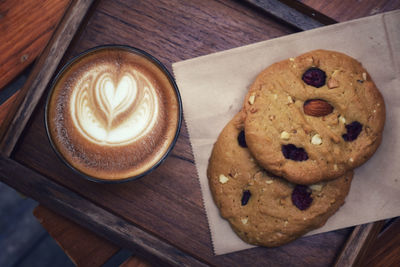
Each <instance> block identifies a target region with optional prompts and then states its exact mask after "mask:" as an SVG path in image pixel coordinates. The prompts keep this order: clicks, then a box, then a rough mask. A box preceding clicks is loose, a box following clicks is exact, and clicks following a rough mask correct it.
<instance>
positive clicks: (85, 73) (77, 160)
mask: <svg viewBox="0 0 400 267" xmlns="http://www.w3.org/2000/svg"><path fill="white" fill-rule="evenodd" d="M181 112H182V110H181V103H180V97H179V92H178V90H177V87H176V85H175V83H174V81H173V79H172V78H171V76H170V75H169V73H168V72H167V71H166V70H165V68H163V67H162V65H161V63H158V61H156V60H155V59H154V58H152V57H151V56H149V55H147V54H146V53H144V52H142V51H140V50H136V49H133V48H128V47H124V46H117V47H115V46H105V47H100V48H95V49H93V50H90V51H88V52H86V53H84V54H82V55H81V56H78V57H77V58H76V59H74V60H72V62H71V63H70V64H68V65H67V66H66V67H65V68H64V69H63V70H62V71H61V73H60V75H59V76H58V78H57V79H56V81H55V83H54V84H53V88H52V90H51V92H50V94H49V98H48V102H47V108H46V125H47V131H48V135H49V137H50V141H51V143H52V145H53V147H54V148H55V150H56V151H57V152H58V154H59V155H60V156H61V157H62V158H63V159H64V161H65V162H66V163H67V164H68V165H69V166H71V167H72V168H74V169H75V170H77V171H79V172H80V173H83V174H84V175H85V176H88V177H89V178H95V179H96V180H97V179H100V180H112V181H116V180H118V181H119V180H125V179H129V178H133V177H140V176H142V175H144V174H146V173H147V172H148V171H149V170H151V169H152V168H154V167H155V166H158V164H160V163H161V161H162V160H163V159H164V158H165V157H166V155H167V154H168V152H169V151H170V150H171V148H172V146H173V145H174V143H175V141H176V138H177V135H178V132H179V128H180V123H181Z"/></svg>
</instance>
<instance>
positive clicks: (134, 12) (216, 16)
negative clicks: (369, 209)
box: [2, 1, 351, 266]
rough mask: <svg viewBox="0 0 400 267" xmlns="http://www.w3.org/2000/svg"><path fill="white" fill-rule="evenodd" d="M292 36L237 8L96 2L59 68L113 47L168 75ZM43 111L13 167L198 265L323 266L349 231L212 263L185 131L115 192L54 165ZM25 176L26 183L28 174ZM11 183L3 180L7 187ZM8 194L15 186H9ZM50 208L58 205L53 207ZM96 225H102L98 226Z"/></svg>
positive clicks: (263, 17)
mask: <svg viewBox="0 0 400 267" xmlns="http://www.w3.org/2000/svg"><path fill="white" fill-rule="evenodd" d="M291 32H293V29H292V28H289V27H287V26H285V25H282V24H281V23H280V22H279V21H277V20H276V19H274V18H270V17H268V16H266V15H265V13H264V12H261V11H259V10H255V9H253V8H252V7H250V6H249V5H245V4H243V3H241V2H236V1H198V2H190V3H184V4H182V3H180V2H178V1H158V2H157V3H156V4H155V3H153V2H152V1H114V2H113V1H100V3H99V4H98V6H96V9H95V10H94V12H93V14H91V15H90V18H89V20H88V22H87V25H86V27H85V28H84V29H83V30H82V31H81V32H80V33H79V34H78V36H77V37H76V39H75V40H74V41H73V43H72V45H71V47H70V48H69V50H68V51H67V54H66V56H65V57H64V59H63V61H64V62H65V60H66V59H68V58H70V57H72V56H73V55H75V54H77V53H78V52H80V51H82V50H84V49H86V48H89V47H92V46H95V45H99V44H105V43H120V44H128V45H132V46H136V47H139V48H142V49H144V50H146V51H148V52H150V53H152V54H154V55H155V56H156V57H158V58H159V59H160V60H161V61H162V62H163V63H164V64H165V65H166V66H167V68H169V69H170V70H171V63H172V62H175V61H179V60H182V59H187V58H191V57H195V56H199V55H205V54H209V53H212V52H216V51H221V50H225V49H228V48H232V47H237V46H240V45H245V44H249V43H253V42H256V41H261V40H266V39H270V38H273V37H277V36H282V35H286V34H289V33H291ZM43 105H44V101H43V97H42V99H41V101H40V102H39V106H38V108H37V109H36V110H35V112H34V114H33V117H32V119H31V120H30V123H29V124H28V126H27V128H26V129H25V132H24V134H23V136H22V138H21V139H20V140H19V142H18V145H17V148H16V150H15V153H14V154H13V155H12V158H13V159H15V160H17V161H18V162H20V163H21V164H22V165H25V166H27V167H28V168H31V169H33V170H35V171H36V172H38V173H39V174H41V175H43V176H40V175H39V176H38V177H37V178H38V179H39V180H40V181H43V182H44V181H45V180H43V179H48V180H49V181H54V183H51V182H49V184H52V187H51V189H52V190H55V188H59V187H60V186H61V187H64V188H66V191H65V192H71V191H72V192H74V193H76V194H75V195H74V196H77V198H78V196H79V199H83V200H86V202H89V203H90V205H91V207H93V208H94V209H95V210H97V209H104V210H105V211H107V212H108V213H111V214H112V215H114V216H115V217H118V218H120V220H121V221H122V222H123V223H128V224H129V225H132V226H134V227H138V228H139V229H141V230H143V231H144V232H146V233H149V234H151V235H154V236H155V237H156V238H158V239H160V240H162V241H163V242H166V244H171V245H173V246H176V248H177V249H178V250H180V251H183V252H186V253H188V254H190V255H192V256H194V257H195V258H197V259H200V260H201V261H204V262H207V263H211V264H217V265H234V264H238V263H242V264H265V265H274V264H275V265H276V264H280V265H288V264H290V265H305V264H307V265H311V266H323V265H330V264H332V263H333V262H334V259H335V257H336V256H337V255H338V253H339V252H340V249H341V248H342V247H343V245H344V243H345V241H346V239H347V237H348V235H349V233H350V232H351V229H344V230H340V231H335V232H331V233H326V234H322V235H317V236H313V237H308V238H302V239H300V240H297V241H295V242H293V243H291V244H289V245H287V246H284V247H281V248H277V249H264V248H255V249H251V250H246V251H242V252H238V253H234V254H229V255H223V256H218V257H215V256H213V254H212V245H211V241H210V237H209V232H208V227H207V221H206V217H205V213H204V209H203V206H202V202H201V192H200V187H199V184H198V181H197V177H196V171H195V167H194V164H193V155H192V153H191V149H190V144H189V139H188V134H187V129H186V127H185V126H184V127H183V129H182V133H181V136H180V138H179V140H178V143H177V145H176V147H175V148H174V150H173V151H172V154H171V156H170V157H169V158H168V159H167V161H166V162H165V163H164V164H163V165H162V166H161V167H160V168H159V169H157V170H156V171H155V172H154V173H152V174H151V175H149V176H146V177H145V178H144V179H142V180H139V181H135V182H129V183H126V184H120V185H101V184H94V183H92V182H88V181H85V180H82V179H81V178H80V177H77V176H76V175H75V174H74V173H73V172H71V171H70V170H68V169H67V168H66V167H65V166H63V165H62V163H61V162H60V161H59V160H58V159H57V158H56V157H55V154H54V152H53V151H52V150H51V148H50V146H49V143H48V141H47V138H46V136H45V131H44V127H43ZM2 160H4V161H3V165H2V168H8V167H7V166H6V165H4V164H7V163H10V162H8V161H7V160H6V159H5V158H3V159H2ZM14 171H15V173H13V175H14V177H15V178H16V179H17V180H21V181H22V179H23V177H22V175H26V174H27V173H26V172H25V170H24V169H23V168H22V167H20V166H18V167H16V169H15V170H14ZM28 174H29V175H31V174H30V172H28ZM10 175H11V173H10ZM3 180H4V179H3ZM13 182H15V181H11V180H8V183H13ZM41 186H43V188H42V187H41ZM15 187H21V185H20V184H15ZM41 189H48V187H46V186H45V185H44V184H39V185H36V186H32V187H26V188H25V190H27V192H30V193H31V195H32V196H33V195H34V196H35V197H36V198H41V197H44V196H42V195H41V192H40V191H41ZM33 190H35V192H33ZM48 190H50V189H48ZM44 192H46V191H44ZM53 193H54V192H53ZM82 196H83V198H82ZM69 201H72V200H69ZM53 202H57V201H56V200H55V199H53ZM74 203H75V202H74ZM47 204H48V205H49V206H50V207H51V208H53V209H57V210H58V211H59V212H61V213H63V214H68V211H67V210H66V207H65V206H63V205H59V203H52V202H49V203H47ZM75 204H76V203H75ZM93 204H94V205H93ZM85 205H88V204H87V203H85ZM70 208H71V207H70ZM76 209H77V210H79V209H78V208H76ZM108 213H107V214H108ZM70 214H71V215H75V218H74V219H75V220H77V218H78V220H77V221H78V222H79V223H81V224H84V225H86V226H88V224H89V225H90V223H93V222H91V221H90V220H94V218H93V217H89V218H82V217H81V218H79V216H77V214H75V213H73V212H71V213H70ZM98 219H99V220H101V218H98ZM79 220H80V221H79ZM82 220H86V221H85V222H83V221H82ZM101 223H103V224H101ZM99 224H100V225H101V226H106V225H107V224H106V225H105V224H104V221H103V222H99ZM128 228H129V227H128ZM132 229H134V228H132ZM93 230H95V231H96V232H102V233H101V234H102V235H103V236H106V237H109V238H111V239H114V240H115V238H116V237H115V236H116V234H115V232H114V233H110V232H109V231H104V229H102V227H99V226H98V225H95V226H94V227H93ZM102 230H103V231H102ZM123 238H125V240H124V242H122V243H121V244H122V245H125V246H129V244H127V240H126V237H122V239H123ZM145 254H146V253H145ZM321 255H324V256H323V257H321ZM146 256H149V255H148V254H147V255H146Z"/></svg>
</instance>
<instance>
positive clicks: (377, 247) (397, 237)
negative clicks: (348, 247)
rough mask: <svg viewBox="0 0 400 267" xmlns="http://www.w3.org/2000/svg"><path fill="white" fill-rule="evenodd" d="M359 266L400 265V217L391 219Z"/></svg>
mask: <svg viewBox="0 0 400 267" xmlns="http://www.w3.org/2000/svg"><path fill="white" fill-rule="evenodd" d="M359 266H382V267H383V266H400V218H399V217H398V218H397V219H394V220H391V222H390V225H389V226H388V227H387V228H386V229H385V230H384V231H382V232H381V233H380V234H379V236H378V238H377V239H376V240H375V241H374V243H373V244H371V246H370V247H369V248H368V249H367V250H366V252H365V256H364V257H363V258H362V260H361V261H360V264H359Z"/></svg>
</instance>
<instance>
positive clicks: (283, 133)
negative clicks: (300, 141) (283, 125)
mask: <svg viewBox="0 0 400 267" xmlns="http://www.w3.org/2000/svg"><path fill="white" fill-rule="evenodd" d="M289 138H290V133H288V132H286V131H283V132H281V139H283V140H289Z"/></svg>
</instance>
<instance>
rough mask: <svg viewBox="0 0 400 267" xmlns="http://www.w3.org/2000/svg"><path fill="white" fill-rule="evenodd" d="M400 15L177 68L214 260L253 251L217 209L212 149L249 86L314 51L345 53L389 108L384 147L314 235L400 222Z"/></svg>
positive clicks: (241, 49)
mask: <svg viewBox="0 0 400 267" xmlns="http://www.w3.org/2000/svg"><path fill="white" fill-rule="evenodd" d="M399 25H400V10H396V11H392V12H388V13H383V14H379V15H375V16H371V17H367V18H362V19H358V20H354V21H349V22H345V23H340V24H336V25H332V26H326V27H323V28H318V29H315V30H310V31H306V32H301V33H296V34H292V35H288V36H284V37H281V38H277V39H272V40H268V41H264V42H260V43H255V44H252V45H248V46H244V47H239V48H235V49H231V50H227V51H223V52H219V53H215V54H211V55H207V56H202V57H199V58H195V59H190V60H186V61H181V62H178V63H174V64H173V70H174V74H175V77H176V80H177V84H178V87H179V89H180V92H181V95H182V99H183V108H184V115H185V118H186V123H187V126H188V130H189V134H190V140H191V143H192V146H193V152H194V156H195V161H196V167H197V171H198V176H199V179H200V185H201V190H202V195H203V200H204V205H205V209H206V213H207V217H208V222H209V227H210V231H211V237H212V241H213V246H214V252H215V254H217V255H219V254H224V253H228V252H233V251H237V250H242V249H246V248H250V247H251V246H250V245H248V244H246V243H244V242H243V241H241V240H240V239H239V238H238V237H237V236H236V234H235V233H234V232H233V231H232V230H231V228H230V226H229V224H228V223H227V221H225V220H224V219H222V217H221V216H220V215H219V211H218V209H217V207H216V206H215V204H214V202H213V199H212V196H211V193H210V190H209V187H208V181H207V176H206V170H207V164H208V158H209V156H210V153H211V150H212V146H213V144H214V142H215V141H216V139H217V137H218V135H219V133H220V131H221V130H222V128H223V127H224V126H225V125H226V123H227V122H228V121H229V120H231V119H232V118H233V116H234V115H235V114H236V112H238V111H239V109H240V108H241V106H242V104H243V99H244V96H245V94H246V91H247V89H248V87H249V85H250V84H251V83H252V82H253V80H254V78H255V77H256V75H257V74H258V73H259V72H261V71H262V70H263V69H264V68H266V67H268V66H269V65H270V64H272V63H274V62H277V61H280V60H283V59H286V58H289V57H295V56H297V55H299V54H302V53H305V52H307V51H310V50H313V49H319V48H322V49H330V50H336V51H340V52H344V53H346V54H348V55H350V56H352V57H354V58H356V59H357V60H359V61H360V62H361V63H362V64H363V66H364V67H365V68H366V69H367V70H368V72H369V74H370V75H371V77H372V78H373V80H374V81H375V83H376V84H377V86H378V88H379V89H380V90H381V92H382V94H383V96H384V99H385V103H386V110H387V115H386V124H385V130H384V136H383V142H382V144H381V146H380V147H379V149H378V151H377V152H376V153H375V155H374V156H373V157H372V158H371V159H370V160H369V161H368V162H367V163H365V164H364V165H363V166H361V167H360V168H358V169H356V171H355V177H354V180H353V182H352V185H351V190H350V193H349V195H348V196H347V198H346V203H345V204H344V206H342V207H341V209H340V210H339V211H338V212H337V213H336V214H335V215H334V216H333V217H331V218H330V219H329V220H328V222H327V223H326V225H325V226H324V227H322V228H320V229H318V230H316V231H313V232H312V233H310V234H315V233H321V232H327V231H331V230H335V229H339V228H344V227H349V226H353V225H358V224H364V223H368V222H372V221H377V220H381V219H385V218H391V217H395V216H399V215H400V141H399V138H398V137H400V79H399V77H400V69H399V65H400V27H399Z"/></svg>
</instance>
